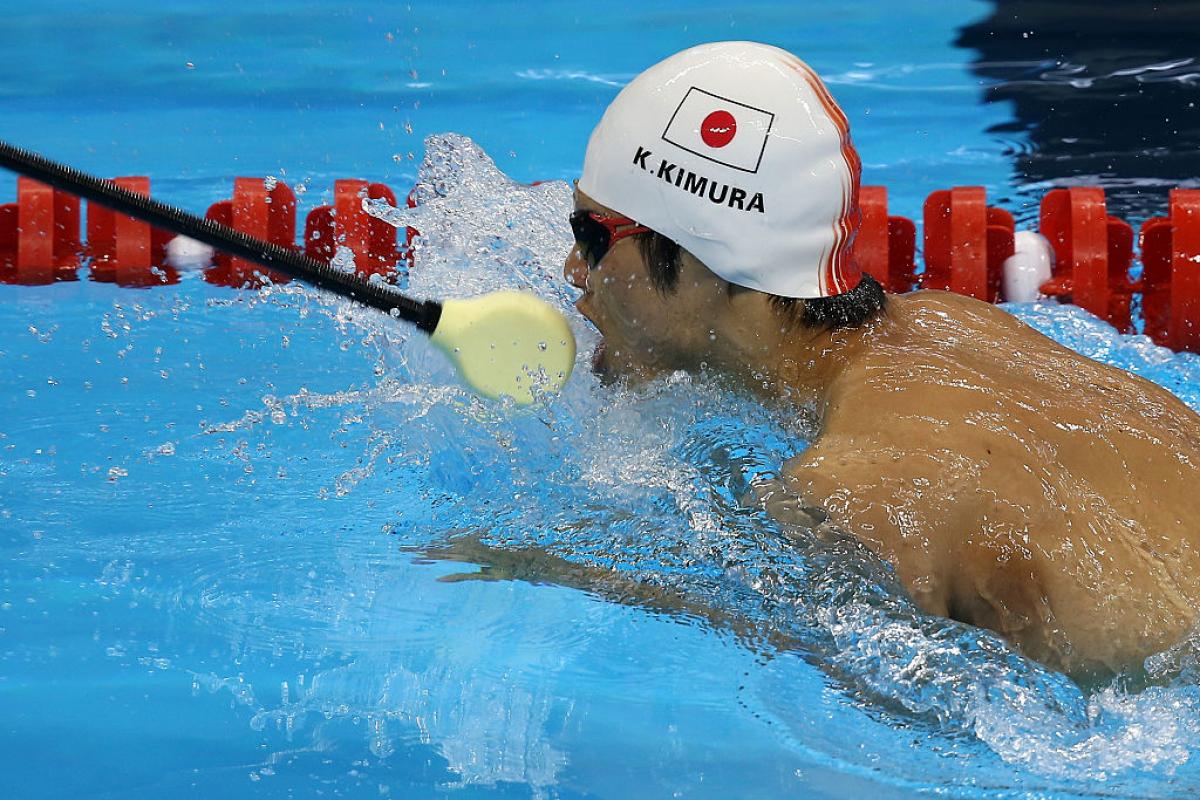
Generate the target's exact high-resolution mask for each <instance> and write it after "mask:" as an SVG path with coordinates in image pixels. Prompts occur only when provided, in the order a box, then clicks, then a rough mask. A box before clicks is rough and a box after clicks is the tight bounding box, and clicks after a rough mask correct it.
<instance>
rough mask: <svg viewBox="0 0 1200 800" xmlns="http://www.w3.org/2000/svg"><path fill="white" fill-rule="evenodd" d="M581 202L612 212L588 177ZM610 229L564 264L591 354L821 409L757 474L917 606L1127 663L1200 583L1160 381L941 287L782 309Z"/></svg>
mask: <svg viewBox="0 0 1200 800" xmlns="http://www.w3.org/2000/svg"><path fill="white" fill-rule="evenodd" d="M576 206H577V207H579V208H587V209H590V210H597V211H602V212H606V213H612V212H609V211H608V210H607V209H604V208H603V207H602V206H598V205H597V204H595V203H594V202H593V201H591V200H590V199H589V198H588V197H586V196H585V195H583V194H582V193H577V194H576ZM636 239H637V237H631V238H629V239H623V240H621V241H619V242H618V243H617V244H616V245H614V247H613V248H612V249H611V250H610V251H609V253H608V254H607V255H606V256H605V258H604V259H603V260H602V261H601V262H600V263H599V264H597V265H595V266H594V267H593V268H591V269H589V268H588V265H587V264H586V262H585V261H584V260H583V259H582V258H581V257H580V254H579V253H578V252H577V251H572V252H571V254H569V256H568V258H567V261H566V264H565V265H564V273H565V275H566V277H567V278H568V280H570V281H571V282H572V283H573V284H574V285H576V286H578V287H580V288H581V289H584V294H583V296H582V297H581V298H580V300H579V302H578V303H577V305H578V307H579V309H580V311H581V313H583V314H584V315H585V316H586V317H588V318H589V319H590V320H591V321H592V322H593V323H594V324H595V325H596V327H597V328H598V329H599V331H600V332H601V333H602V334H603V336H604V339H605V349H604V351H603V354H602V355H601V356H600V357H599V358H598V360H597V363H596V368H597V370H598V371H600V372H602V373H604V374H606V375H609V376H613V377H629V378H631V379H639V378H644V377H647V376H651V375H654V374H656V373H659V372H662V371H664V370H674V369H687V370H694V369H697V368H699V367H700V366H701V364H703V365H705V366H707V367H708V368H709V369H710V370H712V371H716V372H718V373H723V374H724V375H726V376H729V377H731V378H734V379H736V380H738V381H741V382H743V383H744V384H745V385H746V386H747V387H749V388H750V389H752V390H753V391H756V392H758V393H760V394H763V395H764V396H772V397H781V396H782V397H787V398H790V399H791V400H793V401H795V402H797V403H804V404H812V405H813V406H814V407H815V408H816V410H817V418H818V421H819V423H818V424H819V431H820V432H819V436H818V437H817V438H816V439H815V440H814V442H813V444H812V445H811V446H810V447H809V448H808V449H807V450H805V451H804V452H803V453H801V454H799V455H797V456H796V457H794V458H792V459H791V460H789V461H788V462H787V463H786V464H785V467H784V471H783V474H784V477H783V479H782V480H781V481H780V482H779V484H778V485H776V486H774V487H768V488H767V489H766V490H765V497H764V502H765V503H766V505H767V508H768V510H769V511H770V512H771V513H772V514H773V515H775V516H776V517H777V518H779V519H780V520H781V521H784V522H789V521H793V520H803V519H807V517H806V515H805V514H804V512H803V511H801V509H802V508H803V507H804V506H818V507H820V508H822V509H824V511H825V512H826V513H827V514H828V515H829V517H830V520H831V522H833V523H834V524H836V525H837V526H838V527H840V528H842V529H843V530H845V531H848V532H850V533H851V534H853V535H854V536H856V537H857V538H859V539H860V540H861V541H862V542H864V543H865V544H866V545H867V546H868V547H870V548H871V549H872V550H873V551H874V552H876V553H877V554H878V555H880V556H881V557H882V558H884V559H886V560H887V561H889V562H890V563H891V564H892V565H893V567H894V568H895V570H896V574H897V576H898V577H899V579H900V580H901V582H902V583H903V584H904V586H905V587H906V588H907V589H908V591H909V592H910V594H911V595H912V597H913V599H914V600H915V601H916V602H917V603H918V605H920V607H921V608H922V609H923V610H925V611H926V612H928V613H931V614H937V615H942V616H947V617H950V618H953V619H956V620H960V621H962V622H967V623H970V624H974V625H979V626H981V627H985V628H990V629H991V630H994V631H996V632H997V633H999V634H1000V635H1002V636H1003V637H1004V638H1005V639H1007V640H1008V641H1009V642H1010V643H1012V644H1013V645H1014V646H1015V647H1016V648H1017V649H1019V650H1020V651H1021V652H1022V653H1023V654H1025V655H1027V656H1028V657H1030V658H1033V659H1036V660H1038V661H1041V662H1043V663H1045V664H1047V665H1048V666H1051V667H1053V668H1055V669H1060V670H1063V671H1065V672H1067V673H1069V674H1071V675H1074V676H1076V677H1091V676H1102V675H1105V674H1109V673H1112V672H1116V671H1120V670H1122V669H1126V668H1130V667H1133V668H1136V667H1137V666H1139V665H1140V663H1141V661H1142V660H1143V659H1144V658H1145V657H1146V656H1148V655H1150V654H1152V653H1154V652H1157V651H1160V650H1162V649H1164V648H1166V647H1168V646H1170V645H1171V644H1174V643H1175V642H1177V641H1178V640H1179V639H1180V638H1182V637H1183V636H1184V635H1185V634H1186V633H1187V632H1188V630H1189V628H1190V627H1191V626H1192V624H1193V623H1194V621H1195V619H1196V607H1197V603H1198V601H1200V525H1198V521H1200V417H1198V416H1197V415H1196V414H1195V413H1194V412H1192V411H1191V410H1190V409H1188V408H1187V407H1186V406H1185V405H1184V404H1183V403H1182V402H1180V401H1179V400H1178V399H1177V398H1176V397H1175V396H1174V395H1172V394H1171V393H1170V392H1168V391H1167V390H1165V389H1163V388H1161V387H1159V386H1157V385H1156V384H1153V383H1151V382H1149V381H1146V380H1144V379H1142V378H1138V377H1136V376H1133V375H1130V374H1129V373H1126V372H1124V371H1122V370H1119V369H1116V368H1114V367H1109V366H1106V365H1103V364H1099V363H1097V362H1094V361H1091V360H1090V359H1087V358H1085V357H1083V356H1080V355H1079V354H1077V353H1075V352H1073V351H1071V350H1069V349H1067V348H1065V347H1062V346H1061V345H1058V344H1057V343H1055V342H1053V341H1052V340H1050V339H1048V338H1046V337H1045V336H1043V335H1041V334H1040V333H1038V332H1036V331H1034V330H1033V329H1032V328H1030V327H1028V326H1027V325H1025V324H1024V323H1022V322H1020V321H1018V320H1016V319H1015V318H1013V317H1012V316H1011V315H1009V314H1008V313H1006V312H1004V311H1002V310H1000V309H998V308H995V307H994V306H992V305H990V304H987V303H982V302H979V301H976V300H973V299H971V298H967V297H962V296H959V295H954V294H949V293H945V292H916V293H913V294H910V295H894V296H893V295H889V297H888V305H887V309H886V313H885V314H883V315H880V316H878V317H877V318H876V319H874V320H872V321H871V322H869V323H868V324H866V325H865V326H863V327H861V328H859V329H856V330H850V331H845V330H843V331H833V332H830V331H812V330H805V329H789V328H788V327H787V325H786V324H784V321H783V320H782V319H781V318H780V317H779V316H778V315H777V314H776V313H775V312H774V310H773V309H772V308H771V307H770V305H769V304H768V303H767V300H766V296H765V295H762V294H760V293H758V292H753V291H740V292H736V293H734V294H732V295H731V294H730V292H729V289H728V286H727V284H725V282H724V281H723V280H722V279H720V278H718V277H717V276H715V275H713V274H712V273H711V272H710V271H709V270H707V269H706V268H705V267H704V266H703V265H702V264H700V263H699V262H697V261H696V260H695V259H694V258H692V257H691V256H690V255H687V254H686V253H685V254H684V258H683V260H682V263H681V269H680V280H679V285H678V288H677V291H675V292H674V293H672V294H668V295H663V294H661V293H659V292H657V291H655V289H654V288H653V286H652V284H651V283H650V280H649V277H648V273H647V272H646V266H645V264H644V262H643V261H642V258H641V253H640V251H639V248H638V247H637V246H636V244H635V242H636Z"/></svg>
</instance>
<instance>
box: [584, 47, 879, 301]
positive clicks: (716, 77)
mask: <svg viewBox="0 0 1200 800" xmlns="http://www.w3.org/2000/svg"><path fill="white" fill-rule="evenodd" d="M860 173H861V162H860V161H859V158H858V153H857V152H856V151H855V150H854V145H852V144H851V143H850V127H849V125H848V123H847V122H846V115H845V114H843V113H842V110H841V109H840V108H838V105H837V103H835V102H834V100H833V98H832V97H831V96H830V95H829V91H828V90H827V89H826V88H825V84H823V83H821V79H820V78H818V77H817V76H816V73H814V72H813V71H812V70H811V69H810V68H809V67H808V65H807V64H805V63H804V62H803V61H801V60H800V59H798V58H796V57H795V56H794V55H792V54H791V53H788V52H787V51H785V50H780V49H779V48H777V47H771V46H769V45H765V44H757V43H754V42H718V43H715V44H704V45H700V46H698V47H693V48H691V49H688V50H684V51H683V52H681V53H677V54H675V55H673V56H671V57H670V58H668V59H666V60H665V61H661V62H659V63H658V64H655V65H654V66H653V67H651V68H650V69H648V70H646V71H645V72H643V73H642V74H641V75H638V76H637V77H636V78H634V79H633V82H631V83H630V84H629V85H628V86H626V87H625V88H624V89H623V90H622V91H621V93H620V94H618V95H617V98H616V99H615V100H613V102H612V104H611V105H610V106H609V107H608V110H607V111H605V112H604V118H603V119H602V120H600V124H599V125H597V126H596V129H595V130H594V131H593V132H592V138H591V140H590V141H589V142H588V149H587V156H586V158H585V159H584V163H583V176H582V177H581V178H580V180H579V188H580V190H582V191H583V192H585V193H586V194H587V195H588V196H590V197H591V198H592V199H594V200H596V201H597V202H598V203H601V204H603V205H605V206H608V207H609V208H611V209H613V210H614V211H617V212H619V213H621V214H624V215H625V216H628V217H630V218H632V219H635V220H637V221H638V222H639V223H641V224H642V225H646V226H648V227H650V228H653V229H654V230H655V231H657V232H658V233H660V234H662V235H663V236H666V237H667V238H669V239H671V240H673V241H675V242H676V243H678V244H679V245H680V246H681V247H683V248H684V249H686V250H687V251H688V252H690V253H691V254H692V255H694V256H695V257H696V258H698V259H700V261H702V262H703V263H704V265H705V266H707V267H708V268H709V269H711V270H712V271H713V272H715V273H716V274H717V275H720V276H721V277H722V278H724V279H725V280H727V281H729V282H730V283H734V284H737V285H739V286H746V287H749V288H751V289H758V290H759V291H763V292H768V293H770V294H777V295H782V296H784V297H829V296H831V295H835V294H840V293H841V292H845V291H847V290H849V289H852V288H854V286H855V285H857V283H858V280H859V276H860V274H861V273H860V272H859V269H858V267H857V266H855V265H854V263H853V261H852V260H851V257H850V249H851V245H852V244H853V241H854V235H855V233H856V232H857V230H858V186H859V177H860Z"/></svg>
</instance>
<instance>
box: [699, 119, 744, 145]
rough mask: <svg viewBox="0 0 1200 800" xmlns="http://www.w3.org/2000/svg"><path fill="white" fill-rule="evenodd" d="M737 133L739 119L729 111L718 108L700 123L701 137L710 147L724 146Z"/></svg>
mask: <svg viewBox="0 0 1200 800" xmlns="http://www.w3.org/2000/svg"><path fill="white" fill-rule="evenodd" d="M735 133H737V120H735V119H734V118H733V114H730V113H729V112H728V111H721V110H717V111H714V112H712V113H711V114H709V115H708V116H707V117H705V118H704V122H701V123H700V138H701V139H703V140H704V143H705V144H706V145H708V146H709V147H724V146H725V145H727V144H729V143H730V142H732V141H733V135H734V134H735Z"/></svg>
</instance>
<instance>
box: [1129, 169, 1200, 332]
mask: <svg viewBox="0 0 1200 800" xmlns="http://www.w3.org/2000/svg"><path fill="white" fill-rule="evenodd" d="M1140 238H1141V247H1142V264H1143V266H1144V269H1143V271H1142V280H1141V286H1140V288H1141V290H1142V316H1143V317H1144V319H1145V321H1146V335H1147V336H1149V337H1150V338H1151V339H1153V340H1154V342H1155V343H1156V344H1160V345H1163V346H1165V347H1170V348H1171V349H1172V350H1190V351H1192V352H1194V353H1195V352H1200V190H1197V189H1172V190H1171V197H1170V216H1167V217H1155V218H1153V219H1148V220H1146V222H1145V224H1143V225H1142V230H1141V237H1140Z"/></svg>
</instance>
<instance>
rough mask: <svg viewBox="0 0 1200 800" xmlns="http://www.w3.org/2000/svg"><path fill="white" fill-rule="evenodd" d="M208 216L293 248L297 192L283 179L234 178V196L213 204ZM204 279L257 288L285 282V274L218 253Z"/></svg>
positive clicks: (215, 282) (238, 286)
mask: <svg viewBox="0 0 1200 800" xmlns="http://www.w3.org/2000/svg"><path fill="white" fill-rule="evenodd" d="M205 216H206V217H207V218H208V219H211V220H213V221H214V222H219V223H221V224H222V225H227V226H229V227H230V228H234V229H235V230H239V231H241V232H242V233H247V234H249V235H251V236H254V237H256V238H258V239H263V240H265V241H268V242H270V243H272V244H276V245H279V246H280V247H287V248H290V249H296V244H295V242H296V195H295V193H294V192H293V191H292V190H291V188H290V187H288V185H287V184H286V183H284V182H283V181H277V180H272V179H266V178H237V179H235V180H234V182H233V197H232V198H230V199H229V200H222V201H221V202H219V203H214V204H213V205H212V206H211V207H210V208H209V209H208V213H207V214H205ZM204 279H205V280H206V281H208V282H209V283H213V284H216V285H218V286H232V287H234V288H242V287H248V288H255V289H256V288H259V287H261V286H263V285H265V284H267V283H287V281H288V280H289V278H288V276H287V275H284V274H283V273H282V272H275V271H274V270H266V269H263V268H262V267H260V266H258V265H257V264H252V263H250V262H249V261H246V260H245V259H241V258H237V257H235V256H230V255H227V254H225V253H220V252H218V253H217V254H216V255H215V256H214V257H213V267H212V268H211V269H209V270H207V271H206V272H205V273H204Z"/></svg>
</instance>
